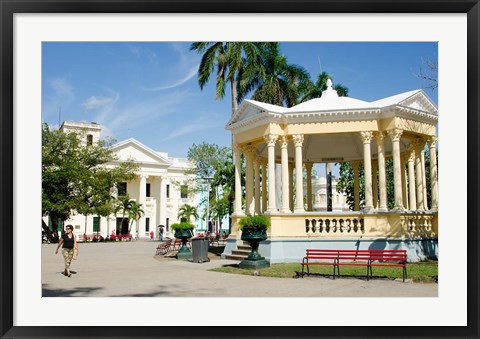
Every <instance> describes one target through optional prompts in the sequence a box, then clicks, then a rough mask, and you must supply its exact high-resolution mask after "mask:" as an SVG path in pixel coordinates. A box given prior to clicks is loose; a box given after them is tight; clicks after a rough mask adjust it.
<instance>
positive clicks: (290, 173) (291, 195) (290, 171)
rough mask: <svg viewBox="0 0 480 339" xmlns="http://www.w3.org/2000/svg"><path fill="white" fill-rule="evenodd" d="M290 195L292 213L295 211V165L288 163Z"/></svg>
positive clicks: (289, 201)
mask: <svg viewBox="0 0 480 339" xmlns="http://www.w3.org/2000/svg"><path fill="white" fill-rule="evenodd" d="M288 193H290V196H289V197H288V203H289V206H290V211H293V209H294V206H293V164H292V163H291V162H289V163H288Z"/></svg>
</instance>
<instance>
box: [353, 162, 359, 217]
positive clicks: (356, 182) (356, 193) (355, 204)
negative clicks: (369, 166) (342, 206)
mask: <svg viewBox="0 0 480 339" xmlns="http://www.w3.org/2000/svg"><path fill="white" fill-rule="evenodd" d="M358 166H359V163H358V161H352V168H353V210H354V211H360V181H359V175H358Z"/></svg>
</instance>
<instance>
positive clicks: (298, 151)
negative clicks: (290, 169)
mask: <svg viewBox="0 0 480 339" xmlns="http://www.w3.org/2000/svg"><path fill="white" fill-rule="evenodd" d="M303 140H304V136H303V134H295V135H293V142H294V144H295V179H296V182H295V185H296V194H295V212H297V213H302V212H305V208H304V207H303V173H302V172H303V159H302V145H303Z"/></svg>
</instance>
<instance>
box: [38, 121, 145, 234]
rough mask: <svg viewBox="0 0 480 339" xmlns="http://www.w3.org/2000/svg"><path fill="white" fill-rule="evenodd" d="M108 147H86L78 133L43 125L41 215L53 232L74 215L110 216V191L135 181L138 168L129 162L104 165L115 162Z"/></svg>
mask: <svg viewBox="0 0 480 339" xmlns="http://www.w3.org/2000/svg"><path fill="white" fill-rule="evenodd" d="M110 144H111V142H107V141H99V142H97V143H95V144H93V145H86V144H84V143H82V141H81V140H80V137H79V135H78V134H77V133H64V132H62V131H60V130H56V129H50V127H49V126H48V124H43V126H42V215H43V216H50V220H51V222H52V228H53V231H54V233H55V232H56V230H57V222H58V221H59V220H61V221H65V220H67V219H68V218H70V216H71V215H72V214H74V213H76V212H78V213H82V214H85V215H88V214H96V215H100V216H107V215H109V214H111V213H112V212H113V211H114V209H115V197H114V195H113V194H112V190H113V189H114V187H115V186H116V184H117V183H118V182H123V181H128V180H132V179H133V178H135V176H136V175H135V171H136V170H137V169H138V166H137V165H135V164H134V163H133V162H132V161H127V162H122V163H120V164H119V165H115V166H107V164H108V163H111V162H112V161H115V160H117V157H116V155H115V154H114V152H113V150H112V149H111V148H110V147H109V146H110ZM42 224H43V223H42ZM43 227H44V229H45V225H43ZM46 231H47V230H46ZM47 232H48V231H47Z"/></svg>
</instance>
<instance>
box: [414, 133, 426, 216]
mask: <svg viewBox="0 0 480 339" xmlns="http://www.w3.org/2000/svg"><path fill="white" fill-rule="evenodd" d="M421 144H422V142H421V141H420V140H419V139H415V140H414V141H413V147H414V149H415V172H416V173H415V174H416V188H417V211H425V205H424V201H423V171H422V160H421V157H420V152H421V148H422V146H421Z"/></svg>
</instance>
